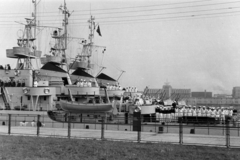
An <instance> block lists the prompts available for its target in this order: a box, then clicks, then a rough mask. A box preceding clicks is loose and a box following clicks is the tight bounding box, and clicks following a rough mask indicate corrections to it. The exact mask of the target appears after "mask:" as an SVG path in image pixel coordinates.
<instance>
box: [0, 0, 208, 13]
mask: <svg viewBox="0 0 240 160" xmlns="http://www.w3.org/2000/svg"><path fill="white" fill-rule="evenodd" d="M204 1H212V0H198V1H192V2H188V1H187V2H176V3H164V4H159V5H144V6H134V7H119V8H105V9H92V8H91V12H95V11H99V10H116V9H128V8H145V7H156V6H164V5H179V4H186V3H198V2H204ZM74 12H89V9H88V10H75V11H74ZM38 13H56V12H38ZM0 14H1V15H9V14H17V15H19V14H27V15H29V12H28V13H0ZM88 15H89V13H88Z"/></svg>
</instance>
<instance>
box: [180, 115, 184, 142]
mask: <svg viewBox="0 0 240 160" xmlns="http://www.w3.org/2000/svg"><path fill="white" fill-rule="evenodd" d="M179 119H180V123H179V143H180V144H183V124H182V117H181V118H179Z"/></svg>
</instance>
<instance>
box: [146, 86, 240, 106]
mask: <svg viewBox="0 0 240 160" xmlns="http://www.w3.org/2000/svg"><path fill="white" fill-rule="evenodd" d="M143 95H145V96H147V97H150V98H156V99H163V100H166V99H172V100H184V101H185V102H186V104H187V105H193V106H214V107H228V106H234V107H239V108H240V87H234V88H233V91H232V95H227V94H221V95H219V94H218V95H214V96H213V93H212V92H209V91H208V92H207V91H206V90H205V91H196V92H195V91H194V92H191V89H175V88H172V86H171V85H169V84H168V83H166V84H165V85H163V87H162V88H149V87H146V88H145V89H144V91H143Z"/></svg>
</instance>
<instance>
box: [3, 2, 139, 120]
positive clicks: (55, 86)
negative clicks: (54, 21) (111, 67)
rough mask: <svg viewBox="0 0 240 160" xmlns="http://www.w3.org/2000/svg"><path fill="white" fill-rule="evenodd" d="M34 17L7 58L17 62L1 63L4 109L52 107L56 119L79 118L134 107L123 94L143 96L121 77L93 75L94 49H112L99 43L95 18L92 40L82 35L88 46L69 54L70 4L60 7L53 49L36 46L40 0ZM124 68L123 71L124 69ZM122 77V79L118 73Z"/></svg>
mask: <svg viewBox="0 0 240 160" xmlns="http://www.w3.org/2000/svg"><path fill="white" fill-rule="evenodd" d="M33 4H34V8H35V11H34V13H33V14H32V15H33V17H32V18H26V24H24V31H23V35H21V36H20V37H19V38H18V39H17V46H15V47H13V48H11V49H7V50H6V55H7V58H11V59H16V60H17V62H16V67H15V68H14V69H12V67H11V66H10V65H6V66H5V67H1V69H0V75H1V82H0V85H1V97H0V101H1V102H2V103H1V104H3V105H2V106H1V109H2V110H4V111H5V112H4V113H6V111H11V110H17V111H19V113H21V111H28V112H32V111H34V112H36V111H48V115H49V117H50V118H51V119H52V120H55V121H59V122H63V120H62V119H63V117H64V115H65V114H68V113H71V114H72V115H75V116H76V117H78V116H79V115H80V113H91V114H102V113H104V114H109V115H121V113H122V114H124V112H127V111H128V106H127V105H126V104H124V103H123V99H124V98H125V97H128V96H129V95H130V96H132V97H140V96H141V93H140V92H138V91H137V89H136V88H133V87H128V88H123V87H121V86H120V85H119V82H118V80H115V79H113V78H111V77H110V76H108V75H106V74H104V73H101V72H102V70H103V69H104V68H103V67H102V69H100V71H99V73H98V74H97V75H92V74H91V72H90V71H91V70H92V69H93V68H94V64H92V63H91V57H92V54H93V48H96V47H98V48H100V49H101V50H102V52H104V51H106V47H105V46H96V45H95V44H94V42H93V38H94V32H95V28H96V26H95V22H94V17H93V16H91V17H90V19H89V21H88V22H89V29H90V34H89V38H88V40H85V39H83V38H79V39H80V40H82V43H81V45H82V51H81V53H80V54H78V55H77V56H76V57H75V58H73V59H70V58H67V57H68V56H67V55H66V50H67V45H68V39H69V38H70V37H69V35H68V34H67V26H68V19H69V18H70V16H71V14H70V12H69V10H68V9H67V7H66V3H65V1H64V6H60V7H59V9H60V11H61V12H62V14H63V16H64V20H63V28H60V27H59V28H57V27H52V28H54V31H53V33H52V34H51V38H53V39H54V42H55V44H54V45H53V46H51V47H50V52H49V53H46V54H43V53H42V52H41V51H39V50H38V49H37V47H36V29H37V27H41V26H38V25H37V21H36V18H37V13H36V7H37V2H36V0H35V1H33ZM33 61H36V63H38V61H40V62H41V65H42V66H41V67H40V68H34V66H33ZM122 73H123V72H122ZM118 79H119V78H118Z"/></svg>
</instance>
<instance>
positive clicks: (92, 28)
mask: <svg viewBox="0 0 240 160" xmlns="http://www.w3.org/2000/svg"><path fill="white" fill-rule="evenodd" d="M94 20H95V18H94V17H93V16H92V15H91V17H90V20H88V22H89V28H90V34H89V37H88V39H89V41H90V43H89V47H90V48H89V54H88V56H87V57H88V68H91V61H90V57H91V56H92V46H93V44H94V43H93V38H94V30H95V22H94Z"/></svg>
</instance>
